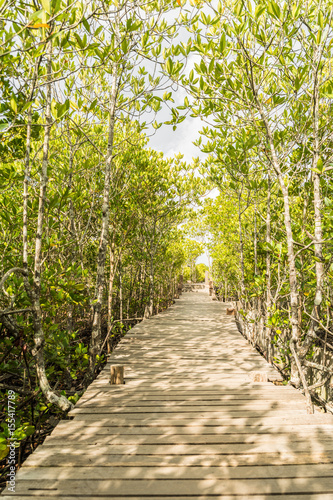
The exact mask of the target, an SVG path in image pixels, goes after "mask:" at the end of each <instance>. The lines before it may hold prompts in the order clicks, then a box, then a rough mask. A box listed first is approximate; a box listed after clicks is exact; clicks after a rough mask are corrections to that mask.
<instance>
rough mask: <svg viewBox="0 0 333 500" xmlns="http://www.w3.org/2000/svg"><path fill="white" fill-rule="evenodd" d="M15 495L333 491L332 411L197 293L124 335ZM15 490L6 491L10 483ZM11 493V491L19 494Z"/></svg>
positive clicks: (297, 494) (232, 495)
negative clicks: (114, 372)
mask: <svg viewBox="0 0 333 500" xmlns="http://www.w3.org/2000/svg"><path fill="white" fill-rule="evenodd" d="M115 363H119V364H123V365H125V370H126V385H124V386H110V385H109V384H108V378H109V367H106V368H105V369H104V371H103V372H102V373H101V374H100V376H99V377H98V378H97V379H96V380H95V381H94V382H93V383H92V384H91V386H90V387H89V388H88V390H87V392H86V393H85V394H84V396H83V397H82V399H81V400H80V401H79V403H78V404H77V405H76V407H75V409H74V410H73V411H72V412H71V413H72V415H73V416H74V419H73V420H72V421H63V422H60V423H59V425H58V426H57V427H56V429H55V430H54V432H53V433H52V435H51V436H50V437H49V438H47V439H46V441H45V443H44V444H43V445H42V446H40V447H39V448H38V449H37V450H36V451H35V452H34V453H33V454H32V455H31V456H30V457H29V459H28V460H27V462H26V463H25V465H24V466H23V467H22V469H21V470H20V472H19V474H18V476H17V485H16V494H15V495H11V496H10V498H11V499H12V500H13V498H15V497H16V498H27V497H29V496H34V497H35V498H39V499H47V498H50V497H58V498H62V499H64V500H67V499H68V500H69V499H74V498H87V497H89V498H90V499H95V498H96V499H97V498H98V499H100V500H101V499H102V500H103V499H106V498H131V499H144V498H146V499H147V498H149V499H155V498H156V499H157V498H159V499H161V498H164V499H182V498H184V499H206V498H207V499H209V498H215V499H224V500H227V499H230V500H231V499H232V500H240V499H246V498H249V499H252V500H259V499H260V500H263V499H266V500H268V499H270V500H280V499H284V500H285V499H290V500H291V499H292V500H300V499H302V500H308V499H312V500H328V499H330V500H331V499H332V500H333V441H332V430H333V418H332V417H331V416H329V415H324V414H321V413H319V412H318V413H317V414H315V415H307V414H306V409H305V400H304V398H303V396H302V395H301V394H300V393H299V392H298V391H296V390H295V389H293V388H291V387H285V386H275V385H273V384H272V383H252V382H251V380H250V377H249V373H250V372H252V371H265V372H267V373H268V374H269V376H270V377H271V378H274V375H275V372H274V370H273V369H272V368H271V367H270V366H269V365H267V363H266V362H265V360H264V359H263V358H261V357H260V355H259V354H258V353H257V352H256V351H255V350H254V349H252V348H251V347H250V346H249V345H248V344H247V342H246V341H245V339H244V338H243V337H242V336H241V335H240V334H239V333H238V331H237V328H236V326H235V324H234V322H233V320H232V319H230V318H229V317H226V316H225V314H224V306H223V305H222V304H221V303H216V302H211V301H210V300H209V297H207V296H205V295H204V294H201V293H188V294H186V295H185V296H184V297H183V298H182V299H181V300H180V301H179V302H178V303H177V304H176V305H175V306H173V307H172V308H170V309H169V310H168V311H165V312H164V313H162V314H160V315H158V316H156V317H154V318H152V319H150V320H146V321H144V322H142V323H140V324H139V325H137V326H136V327H134V328H133V330H132V331H131V332H130V333H129V334H128V335H127V336H126V337H125V339H124V340H123V341H122V342H121V343H120V344H119V346H118V347H117V349H116V351H115V352H114V353H113V354H112V356H111V358H110V362H109V364H115ZM4 493H5V492H4ZM8 498H9V496H8Z"/></svg>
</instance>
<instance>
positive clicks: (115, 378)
mask: <svg viewBox="0 0 333 500" xmlns="http://www.w3.org/2000/svg"><path fill="white" fill-rule="evenodd" d="M110 384H111V385H122V384H124V367H123V366H121V365H111V378H110Z"/></svg>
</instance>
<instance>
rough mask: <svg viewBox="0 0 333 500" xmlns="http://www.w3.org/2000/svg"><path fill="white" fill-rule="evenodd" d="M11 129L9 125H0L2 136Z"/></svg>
mask: <svg viewBox="0 0 333 500" xmlns="http://www.w3.org/2000/svg"><path fill="white" fill-rule="evenodd" d="M8 128H9V123H0V134H1V133H3V132H5V131H6V130H7V129H8Z"/></svg>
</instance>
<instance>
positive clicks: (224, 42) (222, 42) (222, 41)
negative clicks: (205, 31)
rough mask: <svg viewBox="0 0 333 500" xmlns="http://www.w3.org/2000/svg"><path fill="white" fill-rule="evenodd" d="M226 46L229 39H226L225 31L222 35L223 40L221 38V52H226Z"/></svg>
mask: <svg viewBox="0 0 333 500" xmlns="http://www.w3.org/2000/svg"><path fill="white" fill-rule="evenodd" d="M226 47H227V39H226V36H225V33H223V35H222V36H221V40H220V52H221V54H223V53H224V51H225V49H226Z"/></svg>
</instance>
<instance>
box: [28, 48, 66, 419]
mask: <svg viewBox="0 0 333 500" xmlns="http://www.w3.org/2000/svg"><path fill="white" fill-rule="evenodd" d="M46 72H47V85H46V109H45V128H44V142H43V160H42V169H41V173H40V190H39V205H38V218H37V231H36V232H37V234H36V243H35V264H34V276H33V293H32V295H33V326H34V349H33V351H32V354H33V356H34V358H35V361H36V371H37V376H38V380H39V384H40V388H41V390H42V392H43V394H44V395H45V397H46V398H47V400H48V401H49V402H50V403H55V404H56V405H58V406H59V407H60V408H61V409H62V410H68V409H69V408H71V407H72V406H73V405H72V404H71V403H70V402H69V401H68V400H67V399H66V398H65V397H64V396H58V395H57V394H55V392H54V391H52V389H51V387H50V385H49V382H48V380H47V376H46V370H45V360H44V344H45V334H44V330H43V322H42V318H43V317H42V309H41V305H40V295H41V276H42V237H43V221H44V210H45V200H46V189H47V183H48V178H47V173H48V156H49V146H50V133H51V126H52V117H51V98H52V95H51V94H52V89H51V78H52V75H51V73H52V42H51V41H49V42H48V44H47V66H46ZM25 251H26V250H25Z"/></svg>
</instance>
